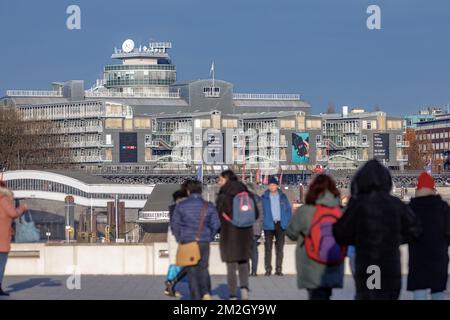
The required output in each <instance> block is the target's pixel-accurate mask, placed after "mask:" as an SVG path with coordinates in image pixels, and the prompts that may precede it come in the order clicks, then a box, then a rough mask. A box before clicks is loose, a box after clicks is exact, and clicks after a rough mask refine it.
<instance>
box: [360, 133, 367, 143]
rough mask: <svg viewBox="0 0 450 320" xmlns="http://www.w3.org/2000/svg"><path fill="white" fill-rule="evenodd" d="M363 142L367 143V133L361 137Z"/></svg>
mask: <svg viewBox="0 0 450 320" xmlns="http://www.w3.org/2000/svg"><path fill="white" fill-rule="evenodd" d="M361 142H362V144H367V136H366V135H363V136H362V137H361Z"/></svg>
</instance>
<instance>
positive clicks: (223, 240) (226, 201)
mask: <svg viewBox="0 0 450 320" xmlns="http://www.w3.org/2000/svg"><path fill="white" fill-rule="evenodd" d="M219 186H220V191H219V194H218V196H217V200H216V207H217V212H218V213H219V217H220V222H221V227H220V255H221V258H222V261H223V262H225V263H226V265H227V282H228V289H229V294H230V299H231V300H235V299H237V273H239V282H240V292H241V299H242V300H248V292H249V260H250V257H251V256H252V245H253V227H249V228H238V227H236V226H234V225H233V224H232V223H231V222H230V221H229V219H232V218H233V199H234V197H235V196H236V195H237V194H239V193H241V192H248V189H247V187H246V186H245V185H244V184H243V183H242V182H240V181H239V179H238V177H237V176H236V174H235V173H234V172H233V171H231V170H226V171H224V172H222V173H221V174H220V176H219ZM249 196H250V197H252V194H251V193H250V192H249ZM254 203H256V202H254ZM256 211H257V210H256ZM225 215H226V216H227V217H229V219H226V218H225ZM256 215H257V216H256V218H258V212H256Z"/></svg>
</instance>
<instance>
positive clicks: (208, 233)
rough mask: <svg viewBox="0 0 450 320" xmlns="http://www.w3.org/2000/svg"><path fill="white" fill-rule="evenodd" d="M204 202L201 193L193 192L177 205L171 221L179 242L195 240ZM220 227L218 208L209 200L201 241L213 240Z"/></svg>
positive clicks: (173, 231)
mask: <svg viewBox="0 0 450 320" xmlns="http://www.w3.org/2000/svg"><path fill="white" fill-rule="evenodd" d="M204 203H205V200H203V198H202V196H201V195H200V194H192V195H190V196H189V197H188V198H187V199H185V200H183V201H181V202H180V203H178V204H177V205H176V207H175V210H174V211H173V214H172V219H171V221H170V228H171V229H172V233H173V235H174V236H175V238H176V239H177V242H178V243H180V242H181V243H186V242H191V241H195V237H196V234H197V230H198V226H199V225H200V216H201V212H202V209H203V205H204ZM219 228H220V221H219V218H218V217H217V210H216V208H215V207H214V205H213V204H212V203H211V202H208V208H207V210H206V215H205V221H204V224H203V227H202V230H201V233H200V237H199V241H200V242H211V241H213V240H214V237H215V235H216V234H217V231H218V230H219Z"/></svg>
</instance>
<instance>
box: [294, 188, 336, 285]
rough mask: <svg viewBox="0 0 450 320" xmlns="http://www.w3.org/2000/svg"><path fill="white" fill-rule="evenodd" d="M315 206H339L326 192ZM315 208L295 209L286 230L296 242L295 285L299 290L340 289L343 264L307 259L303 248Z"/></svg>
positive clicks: (307, 206)
mask: <svg viewBox="0 0 450 320" xmlns="http://www.w3.org/2000/svg"><path fill="white" fill-rule="evenodd" d="M316 204H320V205H323V206H326V207H331V208H332V207H337V206H339V197H335V196H334V195H333V194H332V193H331V192H329V191H327V192H325V194H324V195H322V196H321V197H319V199H317V202H316ZM315 212H316V207H315V206H312V205H303V206H301V207H300V208H298V209H297V212H296V214H295V215H294V216H293V217H292V219H291V222H290V223H289V226H288V228H287V230H286V234H287V236H288V237H289V238H290V239H291V240H294V241H297V249H296V263H297V284H298V287H299V289H317V288H342V286H343V278H344V264H341V265H338V266H327V265H324V264H320V263H318V262H315V261H314V260H311V259H310V258H308V256H307V254H306V249H305V246H304V235H305V234H308V233H309V230H310V227H311V220H312V218H313V215H314V213H315Z"/></svg>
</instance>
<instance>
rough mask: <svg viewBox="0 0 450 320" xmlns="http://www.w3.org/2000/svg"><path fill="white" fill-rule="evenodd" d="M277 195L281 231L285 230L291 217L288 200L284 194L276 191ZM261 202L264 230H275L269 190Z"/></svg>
mask: <svg viewBox="0 0 450 320" xmlns="http://www.w3.org/2000/svg"><path fill="white" fill-rule="evenodd" d="M278 193H279V195H280V209H281V221H280V223H281V229H283V230H286V228H287V226H288V224H289V220H290V219H291V216H292V209H291V204H290V203H289V199H288V197H287V196H286V194H285V193H284V192H283V191H281V190H280V189H278ZM261 198H262V202H263V211H264V224H263V228H264V230H275V223H274V222H273V216H272V208H271V206H270V190H266V192H264V193H263V195H262V197H261Z"/></svg>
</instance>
